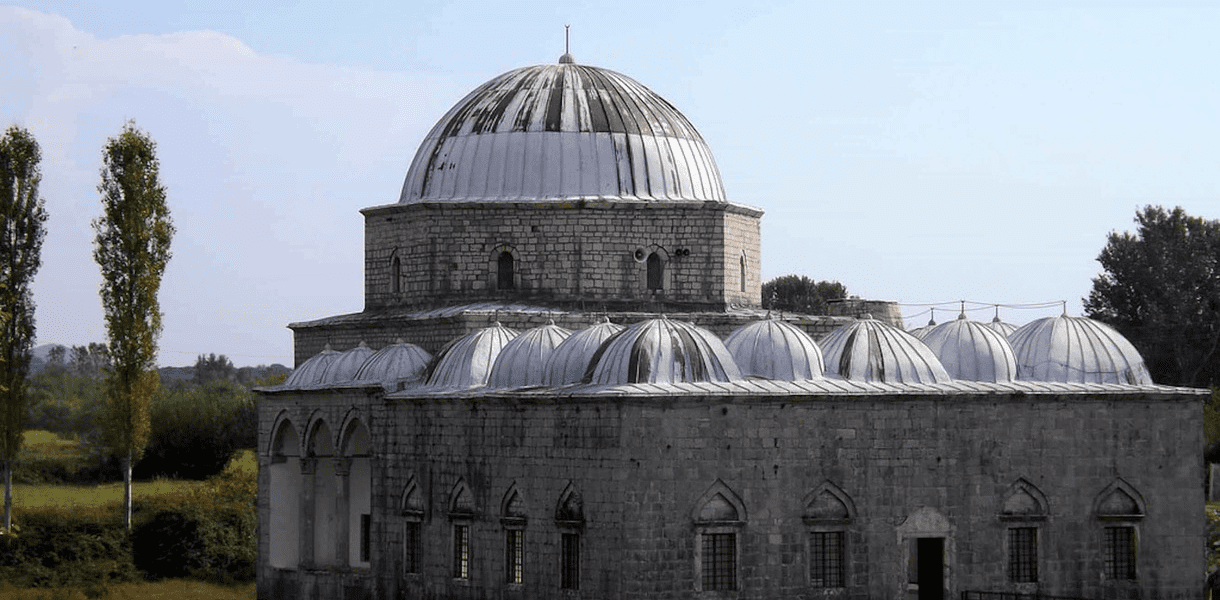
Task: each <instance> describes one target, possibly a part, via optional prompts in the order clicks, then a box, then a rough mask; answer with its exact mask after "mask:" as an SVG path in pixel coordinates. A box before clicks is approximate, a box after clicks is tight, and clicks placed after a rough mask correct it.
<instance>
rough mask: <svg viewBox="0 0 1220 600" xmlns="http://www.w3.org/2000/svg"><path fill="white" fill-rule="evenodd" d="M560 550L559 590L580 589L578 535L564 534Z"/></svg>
mask: <svg viewBox="0 0 1220 600" xmlns="http://www.w3.org/2000/svg"><path fill="white" fill-rule="evenodd" d="M561 542H562V548H560V554H561V560H562V564H561V565H560V569H561V571H560V582H559V587H560V589H564V590H578V589H580V534H579V533H565V534H563V538H562V539H561Z"/></svg>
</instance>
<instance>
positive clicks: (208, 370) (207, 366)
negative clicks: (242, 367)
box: [194, 354, 237, 385]
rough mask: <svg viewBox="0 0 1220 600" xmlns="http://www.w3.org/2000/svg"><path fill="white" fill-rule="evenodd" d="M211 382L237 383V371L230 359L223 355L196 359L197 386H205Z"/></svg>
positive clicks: (195, 378) (210, 355) (200, 356)
mask: <svg viewBox="0 0 1220 600" xmlns="http://www.w3.org/2000/svg"><path fill="white" fill-rule="evenodd" d="M209 381H226V382H235V381H237V369H236V368H235V367H234V366H233V361H231V360H229V357H227V356H225V355H223V354H221V355H219V356H217V355H216V354H208V355H206V356H205V355H203V354H200V355H199V358H196V359H195V376H194V383H195V385H204V384H206V383H208V382H209Z"/></svg>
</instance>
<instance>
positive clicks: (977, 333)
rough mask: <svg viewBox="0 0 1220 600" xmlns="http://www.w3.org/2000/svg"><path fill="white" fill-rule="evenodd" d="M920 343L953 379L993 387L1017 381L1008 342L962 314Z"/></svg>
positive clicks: (934, 329)
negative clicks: (933, 355)
mask: <svg viewBox="0 0 1220 600" xmlns="http://www.w3.org/2000/svg"><path fill="white" fill-rule="evenodd" d="M920 339H921V340H922V341H923V343H924V344H925V345H926V346H927V347H928V348H931V349H932V353H933V354H935V355H936V358H939V359H940V364H941V366H943V367H945V370H946V371H948V372H949V376H950V377H952V378H954V379H964V380H966V381H989V382H992V383H996V382H1003V381H1013V380H1015V379H1016V378H1017V358H1016V356H1015V355H1014V354H1013V352H1012V346H1010V345H1008V339H1007V338H1005V337H1004V335H1003V334H1001V333H1000V332H998V331H996V330H994V329H992V328H990V327H988V326H987V325H984V324H983V323H979V322H977V321H971V320H969V319H967V318H966V315H965V313H963V314H962V315H961V316H959V317H958V318H957V319H956V320H953V321H949V322H947V323H941V324H940V325H937V326H936V327H933V328H932V330H931V331H929V332H927V333H925V334H924V335H923V337H922V338H920Z"/></svg>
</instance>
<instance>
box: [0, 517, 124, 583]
mask: <svg viewBox="0 0 1220 600" xmlns="http://www.w3.org/2000/svg"><path fill="white" fill-rule="evenodd" d="M14 529H15V530H16V531H15V532H14V533H13V534H11V535H3V536H0V580H3V581H6V582H8V583H10V584H12V585H15V586H18V587H64V586H70V587H87V588H90V589H94V588H97V587H98V586H102V587H104V586H105V585H106V584H108V583H109V582H118V581H130V580H132V579H135V578H136V576H137V573H136V570H135V568H134V567H133V564H132V561H131V543H130V542H129V540H128V536H127V531H126V530H124V529H123V526H122V523H121V522H119V521H117V520H99V519H94V518H90V517H88V516H84V517H80V518H74V517H72V516H71V515H65V514H64V513H62V512H60V511H35V512H30V513H26V514H23V515H22V518H21V519H20V521H19V522H18V523H17V524H16V525H15V527H14Z"/></svg>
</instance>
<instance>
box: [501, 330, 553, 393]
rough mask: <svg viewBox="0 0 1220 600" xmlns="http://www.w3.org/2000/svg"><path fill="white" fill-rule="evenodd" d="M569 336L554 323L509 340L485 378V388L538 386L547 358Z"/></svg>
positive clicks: (544, 372)
mask: <svg viewBox="0 0 1220 600" xmlns="http://www.w3.org/2000/svg"><path fill="white" fill-rule="evenodd" d="M570 335H572V332H571V331H568V330H567V329H564V328H563V327H560V326H558V325H556V324H555V322H554V321H551V322H549V323H547V324H546V325H543V326H542V327H535V328H533V329H530V330H527V331H525V332H524V333H522V334H521V335H519V336H517V337H515V338H513V339H512V340H510V341H509V342H508V343H507V344H504V348H503V349H502V350H500V355H499V356H498V357H496V362H495V364H494V365H492V367H491V375H490V376H489V377H488V379H487V387H489V388H520V387H527V386H534V385H542V384H543V379H544V378H545V374H546V371H545V367H546V364H547V359H549V358H550V357H551V354H552V353H553V352H554V351H555V348H556V347H558V346H559V345H560V344H562V343H563V341H564V340H566V339H568V336H570Z"/></svg>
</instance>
